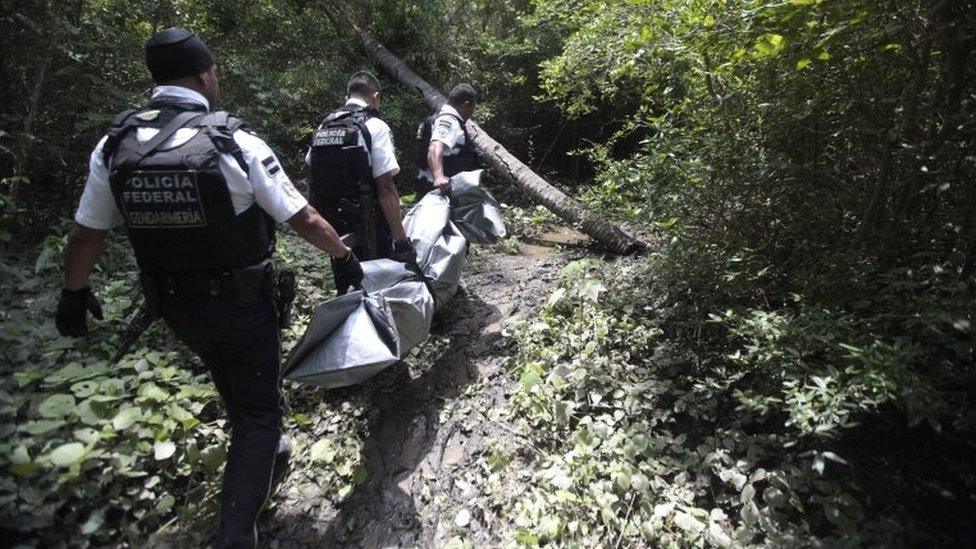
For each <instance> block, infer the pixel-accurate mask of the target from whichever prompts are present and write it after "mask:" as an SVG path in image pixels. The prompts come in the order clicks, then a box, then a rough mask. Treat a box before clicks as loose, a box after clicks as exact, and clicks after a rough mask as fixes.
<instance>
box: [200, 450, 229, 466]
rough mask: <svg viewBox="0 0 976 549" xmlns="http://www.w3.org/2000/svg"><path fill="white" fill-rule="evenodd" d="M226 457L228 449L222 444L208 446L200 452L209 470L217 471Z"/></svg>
mask: <svg viewBox="0 0 976 549" xmlns="http://www.w3.org/2000/svg"><path fill="white" fill-rule="evenodd" d="M226 458H227V450H225V449H224V447H223V445H220V444H215V445H213V446H208V447H207V448H204V450H203V451H202V452H200V461H201V462H202V463H203V465H204V466H205V467H206V468H207V470H209V471H216V470H217V468H218V467H220V465H221V464H222V463H224V460H225V459H226Z"/></svg>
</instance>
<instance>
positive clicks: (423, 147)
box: [416, 111, 478, 177]
mask: <svg viewBox="0 0 976 549" xmlns="http://www.w3.org/2000/svg"><path fill="white" fill-rule="evenodd" d="M442 116H450V117H453V118H455V119H457V121H458V123H459V124H461V131H462V132H464V143H463V144H460V143H459V144H455V145H454V148H453V149H451V151H452V154H450V155H447V154H445V155H444V157H443V163H444V175H445V176H447V177H452V176H455V175H457V174H459V173H461V172H468V171H471V170H476V169H478V153H477V152H475V150H474V146H473V145H472V144H471V139H470V137H469V136H468V129H467V127H466V126H465V123H464V119H463V118H461V117H460V116H457V115H454V114H450V113H442V112H440V111H438V112H435V113H434V114H432V115H430V116H428V117H427V118H426V119H425V120H424V121H423V122H421V124H420V127H419V128H418V129H417V155H416V159H417V166H418V167H419V168H420V169H422V170H429V169H430V166H429V165H428V164H427V149H428V147H429V146H430V138H431V136H432V135H433V133H434V123H435V122H436V121H437V119H438V118H440V117H442Z"/></svg>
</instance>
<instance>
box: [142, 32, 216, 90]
mask: <svg viewBox="0 0 976 549" xmlns="http://www.w3.org/2000/svg"><path fill="white" fill-rule="evenodd" d="M213 64H214V62H213V56H212V55H210V49H209V48H207V45H206V44H204V43H203V40H200V37H199V36H197V35H195V34H193V33H192V32H190V31H188V30H186V29H181V28H178V27H173V28H171V29H165V30H161V31H159V32H157V33H156V34H154V35H152V37H151V38H150V39H149V40H148V41H146V65H147V66H148V67H149V72H150V74H152V77H153V80H155V81H156V82H167V81H169V80H176V79H178V78H183V77H185V76H193V75H194V74H200V73H201V72H206V71H207V69H209V68H210V67H212V66H213Z"/></svg>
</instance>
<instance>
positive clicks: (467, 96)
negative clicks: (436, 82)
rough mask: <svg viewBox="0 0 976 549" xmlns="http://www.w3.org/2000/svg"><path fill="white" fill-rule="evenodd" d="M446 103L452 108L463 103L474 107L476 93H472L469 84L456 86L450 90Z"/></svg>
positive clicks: (476, 99) (476, 98)
mask: <svg viewBox="0 0 976 549" xmlns="http://www.w3.org/2000/svg"><path fill="white" fill-rule="evenodd" d="M447 102H448V103H450V104H451V105H454V106H457V105H463V104H465V103H471V104H472V105H474V104H475V103H477V102H478V93H477V92H475V91H474V88H473V87H471V84H458V85H457V86H454V87H453V88H451V94H450V95H449V96H448V97H447Z"/></svg>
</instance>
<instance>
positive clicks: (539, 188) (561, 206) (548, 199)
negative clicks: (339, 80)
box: [356, 28, 645, 254]
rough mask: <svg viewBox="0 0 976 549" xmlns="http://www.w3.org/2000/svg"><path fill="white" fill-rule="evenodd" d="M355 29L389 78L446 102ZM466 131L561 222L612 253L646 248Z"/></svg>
mask: <svg viewBox="0 0 976 549" xmlns="http://www.w3.org/2000/svg"><path fill="white" fill-rule="evenodd" d="M356 30H357V32H358V33H359V36H360V38H361V39H362V42H363V47H364V48H365V49H366V52H367V53H368V54H369V56H370V57H371V58H372V59H373V61H375V62H376V63H377V64H378V65H380V66H381V67H383V69H384V70H385V71H386V72H388V73H390V75H391V76H393V77H395V78H396V79H397V80H399V81H400V82H402V83H403V84H405V85H407V86H410V87H411V88H413V89H415V90H417V91H418V92H420V94H421V95H423V97H424V100H425V101H426V102H427V103H428V104H429V105H430V106H431V107H433V108H435V109H436V108H440V106H441V105H443V104H444V103H446V102H447V97H445V96H444V94H442V93H441V92H440V91H438V90H437V89H436V88H434V87H433V86H431V85H430V84H428V83H427V81H425V80H424V79H423V78H421V77H420V76H419V75H418V74H417V73H415V72H414V71H413V70H412V69H410V67H408V66H407V64H406V63H404V62H403V61H401V60H400V58H399V57H397V56H396V55H394V54H393V53H392V52H390V50H388V49H386V47H385V46H383V44H381V43H380V42H379V41H378V40H376V39H375V38H373V37H372V36H371V35H369V34H368V33H366V32H365V31H363V30H361V29H359V28H357V29H356ZM467 130H468V137H470V138H471V143H472V144H473V145H474V147H475V150H477V151H478V153H479V154H480V155H481V157H482V158H483V159H484V160H485V162H486V163H487V164H488V165H489V166H490V167H491V168H492V169H493V170H494V171H495V172H496V173H497V174H499V175H500V176H502V177H504V178H506V179H508V180H509V181H511V182H512V183H514V184H515V185H517V186H518V187H519V188H520V189H522V190H523V191H525V193H526V194H528V195H529V197H530V198H531V199H532V200H534V201H536V202H537V203H539V204H541V205H542V206H544V207H546V208H548V209H549V210H550V211H552V212H553V213H554V214H556V215H557V216H559V217H560V218H561V219H563V220H565V221H567V222H568V223H570V224H572V225H573V226H575V227H576V228H578V229H579V230H580V231H581V232H583V233H584V234H586V235H588V236H589V237H591V238H593V240H595V241H597V242H599V243H600V244H602V245H604V246H606V247H607V248H608V249H609V250H611V251H612V252H614V253H617V254H629V253H633V252H636V251H639V250H640V249H642V248H644V247H645V245H644V244H643V243H642V242H640V241H638V240H636V239H635V238H634V237H632V236H631V235H629V234H627V233H625V232H624V231H623V230H621V229H620V228H618V227H616V226H615V225H613V224H611V223H609V222H608V221H606V220H605V219H602V218H600V217H598V216H595V215H592V214H590V213H588V212H587V211H586V210H584V209H583V207H582V206H581V205H580V204H579V203H578V202H577V201H575V200H573V199H572V198H570V197H569V196H567V195H566V194H565V193H563V192H562V191H560V190H559V189H557V188H555V187H553V186H552V185H550V184H549V183H547V182H546V181H545V180H544V179H542V178H541V177H540V176H539V175H538V174H536V173H535V172H534V171H532V169H531V168H529V167H528V166H526V165H525V164H524V163H522V161H521V160H519V159H518V158H516V157H515V156H514V155H512V153H510V152H508V151H507V150H505V147H503V146H501V144H499V143H498V142H497V141H495V140H494V139H492V138H491V136H489V135H488V133H487V132H485V131H484V130H482V129H481V127H480V126H478V124H476V123H475V122H474V121H472V120H468V122H467Z"/></svg>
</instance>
